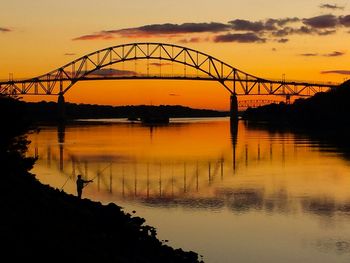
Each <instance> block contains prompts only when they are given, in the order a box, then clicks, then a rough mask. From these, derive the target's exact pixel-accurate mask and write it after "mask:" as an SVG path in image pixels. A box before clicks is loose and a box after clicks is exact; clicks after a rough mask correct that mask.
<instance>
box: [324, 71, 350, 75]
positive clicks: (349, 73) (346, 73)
mask: <svg viewBox="0 0 350 263" xmlns="http://www.w3.org/2000/svg"><path fill="white" fill-rule="evenodd" d="M321 74H340V75H350V70H326V71H321Z"/></svg>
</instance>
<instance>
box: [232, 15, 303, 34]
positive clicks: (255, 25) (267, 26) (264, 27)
mask: <svg viewBox="0 0 350 263" xmlns="http://www.w3.org/2000/svg"><path fill="white" fill-rule="evenodd" d="M298 21H300V19H299V18H297V17H290V18H289V17H287V18H281V19H273V18H269V19H267V20H264V21H262V20H260V21H248V20H243V19H235V20H232V21H229V22H228V23H230V24H231V25H232V29H233V30H235V31H250V32H262V31H273V30H278V28H279V27H283V26H285V25H286V24H289V23H295V22H298Z"/></svg>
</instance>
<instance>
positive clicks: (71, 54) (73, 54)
mask: <svg viewBox="0 0 350 263" xmlns="http://www.w3.org/2000/svg"><path fill="white" fill-rule="evenodd" d="M64 55H65V56H75V55H76V54H75V53H64Z"/></svg>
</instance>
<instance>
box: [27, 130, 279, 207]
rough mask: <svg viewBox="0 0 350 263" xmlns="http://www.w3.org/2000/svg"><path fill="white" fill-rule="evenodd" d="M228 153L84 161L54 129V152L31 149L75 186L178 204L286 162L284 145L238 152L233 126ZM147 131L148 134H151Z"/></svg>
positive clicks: (243, 148) (107, 157) (244, 147)
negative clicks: (259, 167) (258, 167)
mask: <svg viewBox="0 0 350 263" xmlns="http://www.w3.org/2000/svg"><path fill="white" fill-rule="evenodd" d="M231 127H232V130H231V136H232V138H231V139H232V151H231V153H230V154H224V153H223V154H221V155H220V156H218V157H217V158H211V159H205V158H202V159H193V160H191V159H186V160H179V159H178V160H148V159H141V160H140V159H137V160H136V159H134V158H125V157H119V156H115V155H103V156H89V155H84V154H75V153H74V152H72V151H70V150H69V147H67V146H66V145H65V144H64V138H65V129H64V127H62V126H61V127H59V128H58V144H57V146H54V147H53V146H50V145H48V146H47V148H41V147H40V145H34V152H32V154H33V155H34V156H37V157H38V159H39V160H38V161H39V162H40V163H41V164H45V165H46V166H47V167H48V168H52V167H56V168H55V169H57V173H58V174H61V175H64V176H65V177H66V178H67V181H75V180H76V176H77V175H78V174H81V175H82V176H83V177H84V178H85V179H94V185H95V186H96V188H97V191H102V192H106V193H110V194H113V195H121V196H123V197H125V198H131V199H134V198H137V199H148V200H149V201H150V200H151V199H152V198H153V201H155V199H159V198H163V199H164V198H165V199H166V198H170V199H174V198H183V197H184V196H193V195H200V193H201V192H203V191H204V192H207V191H209V192H211V191H213V189H214V188H212V186H214V185H217V184H220V183H221V182H223V181H224V180H225V178H228V177H232V176H234V175H235V174H236V173H237V172H239V171H240V170H242V169H244V168H247V167H248V166H249V165H251V164H259V163H260V162H266V161H268V160H270V161H272V159H273V158H276V156H279V157H280V161H281V164H282V165H283V162H284V160H285V154H286V153H285V150H284V145H283V144H282V146H280V145H278V147H276V145H274V144H273V142H272V141H271V142H270V145H269V147H266V145H264V146H262V145H261V144H260V143H259V142H258V143H257V144H256V145H255V146H254V149H252V148H251V146H248V145H247V144H246V145H240V146H239V147H238V146H237V135H238V134H237V124H234V125H232V126H231ZM150 129H151V128H150Z"/></svg>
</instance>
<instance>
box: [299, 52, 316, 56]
mask: <svg viewBox="0 0 350 263" xmlns="http://www.w3.org/2000/svg"><path fill="white" fill-rule="evenodd" d="M300 56H303V57H317V56H318V53H303V54H300Z"/></svg>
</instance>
